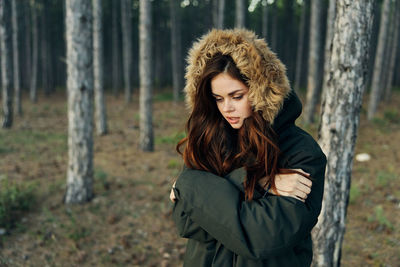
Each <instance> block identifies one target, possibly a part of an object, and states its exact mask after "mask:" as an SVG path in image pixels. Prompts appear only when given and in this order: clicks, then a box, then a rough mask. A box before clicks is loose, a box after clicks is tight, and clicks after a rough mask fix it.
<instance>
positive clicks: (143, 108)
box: [139, 0, 154, 151]
mask: <svg viewBox="0 0 400 267" xmlns="http://www.w3.org/2000/svg"><path fill="white" fill-rule="evenodd" d="M139 3H140V11H139V12H140V13H139V39H140V41H139V51H140V56H139V66H140V69H139V72H140V137H139V142H140V148H141V149H142V150H143V151H153V150H154V137H153V125H152V124H153V122H152V118H153V115H152V78H151V24H152V17H151V2H150V0H140V2H139Z"/></svg>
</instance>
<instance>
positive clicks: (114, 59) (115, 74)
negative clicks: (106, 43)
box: [111, 1, 121, 96]
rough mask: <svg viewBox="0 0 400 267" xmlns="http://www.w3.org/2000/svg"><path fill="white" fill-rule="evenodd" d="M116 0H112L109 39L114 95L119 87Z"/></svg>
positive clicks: (119, 65)
mask: <svg viewBox="0 0 400 267" xmlns="http://www.w3.org/2000/svg"><path fill="white" fill-rule="evenodd" d="M118 2H119V1H112V22H111V24H112V25H111V27H112V30H111V35H112V36H111V39H112V87H113V92H114V96H117V95H118V91H119V89H120V87H121V75H120V72H121V64H120V63H121V61H120V41H119V31H118V28H119V27H118Z"/></svg>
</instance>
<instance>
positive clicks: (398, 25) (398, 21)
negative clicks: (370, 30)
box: [385, 0, 400, 102]
mask: <svg viewBox="0 0 400 267" xmlns="http://www.w3.org/2000/svg"><path fill="white" fill-rule="evenodd" d="M399 10H400V0H397V1H396V3H395V8H394V10H393V20H392V21H393V23H392V26H391V28H392V32H391V34H390V38H391V41H390V42H389V43H390V49H388V50H389V51H388V52H389V54H388V55H389V56H388V63H389V64H388V75H387V80H386V85H385V101H386V102H389V101H390V96H391V91H392V85H393V76H394V71H395V64H396V52H397V49H398V44H399V43H398V41H399V32H400V11H399Z"/></svg>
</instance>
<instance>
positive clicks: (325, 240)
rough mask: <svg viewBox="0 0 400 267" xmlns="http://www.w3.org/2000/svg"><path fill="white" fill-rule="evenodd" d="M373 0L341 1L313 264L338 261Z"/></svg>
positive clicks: (325, 111)
mask: <svg viewBox="0 0 400 267" xmlns="http://www.w3.org/2000/svg"><path fill="white" fill-rule="evenodd" d="M373 2H374V0H353V1H349V0H337V1H336V19H335V24H334V29H333V42H332V46H331V48H330V57H329V58H328V59H327V60H328V62H329V63H328V64H329V67H328V73H327V76H328V77H327V88H326V91H325V93H324V95H323V101H322V118H321V124H320V130H319V144H320V145H321V148H322V150H323V151H324V153H325V154H326V156H327V159H328V162H327V168H326V174H325V191H324V197H323V202H322V210H321V214H320V216H319V218H318V224H317V225H316V227H315V228H314V229H313V232H312V236H313V251H314V257H313V264H312V265H313V266H324V267H329V266H340V254H341V246H342V241H343V235H344V230H345V220H346V208H347V204H348V199H349V189H350V180H351V166H352V161H353V156H354V146H355V142H356V137H357V129H358V125H359V118H360V109H361V102H362V95H363V92H364V90H365V85H366V74H367V67H368V58H367V57H368V46H369V38H370V34H371V24H372V23H371V21H372V20H371V16H372V12H373V11H372V7H373Z"/></svg>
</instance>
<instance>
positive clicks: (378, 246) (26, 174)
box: [0, 90, 400, 267]
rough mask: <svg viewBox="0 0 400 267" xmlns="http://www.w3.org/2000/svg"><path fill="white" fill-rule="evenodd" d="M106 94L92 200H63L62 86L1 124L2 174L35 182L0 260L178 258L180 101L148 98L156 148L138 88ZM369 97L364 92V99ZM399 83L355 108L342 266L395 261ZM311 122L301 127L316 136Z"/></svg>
mask: <svg viewBox="0 0 400 267" xmlns="http://www.w3.org/2000/svg"><path fill="white" fill-rule="evenodd" d="M134 99H135V101H134V102H133V103H132V104H130V105H128V106H127V105H125V104H124V102H123V97H122V95H121V96H120V97H119V98H115V97H114V96H111V95H109V96H107V112H108V126H109V134H108V135H105V136H101V137H100V136H96V137H95V140H94V170H95V171H94V172H95V174H94V176H95V178H94V192H95V197H94V199H93V200H92V201H91V202H90V203H87V204H85V205H71V206H66V205H64V204H63V202H62V200H63V195H64V192H65V189H66V186H65V183H66V169H67V167H66V166H67V117H66V109H67V105H66V100H65V94H64V93H58V94H56V95H53V96H50V97H48V98H45V97H44V96H41V97H40V98H39V101H38V103H37V104H31V103H30V102H29V101H28V99H24V101H23V107H24V115H23V117H22V118H19V117H17V118H15V123H14V126H13V128H12V129H11V130H3V129H1V130H0V159H1V160H0V180H5V179H7V180H9V181H10V182H12V183H16V184H24V185H26V184H29V185H31V186H33V188H34V194H35V197H34V198H33V199H32V201H33V203H35V204H34V206H33V209H32V210H31V211H30V212H28V213H24V214H23V215H22V216H21V217H20V219H19V220H18V222H17V223H16V226H15V227H14V228H13V229H12V230H10V231H7V233H6V234H4V235H1V236H0V266H181V265H182V257H183V254H184V252H185V242H186V241H185V240H184V239H181V238H179V237H178V235H177V233H176V230H175V227H174V224H173V222H172V220H171V208H172V204H171V203H170V201H169V190H170V186H171V184H172V181H173V179H174V177H176V176H177V174H178V173H179V170H180V168H181V166H182V161H181V158H180V156H179V155H178V154H177V153H176V152H175V145H176V142H177V141H178V140H179V139H180V138H181V137H182V135H183V132H184V122H185V118H186V116H187V115H186V114H187V112H186V111H185V108H184V104H183V102H180V103H178V104H173V103H172V102H171V101H169V100H168V95H166V94H158V95H157V96H156V98H155V99H156V100H155V102H154V133H155V151H154V152H141V151H140V150H139V149H138V139H139V115H138V103H137V99H138V97H137V95H135V97H134ZM366 100H367V98H366V97H365V98H364V101H365V102H366ZM399 106H400V91H399V90H397V91H395V92H394V97H393V98H392V102H391V103H390V104H385V105H382V106H381V108H380V112H379V114H378V118H377V119H375V120H374V121H373V122H367V121H366V119H365V115H366V112H365V109H363V110H362V114H361V119H362V120H361V124H360V129H359V135H358V140H357V145H356V154H357V153H368V154H369V155H370V156H371V160H370V161H368V162H357V161H355V162H354V167H353V177H352V189H351V198H350V204H349V207H348V212H347V226H346V235H345V238H344V242H343V251H342V266H387V267H388V266H393V267H394V266H400V249H399V248H400V183H399V182H398V181H399V178H400V170H399V168H398V166H399V162H400V152H399V151H400V141H399V140H400V111H399V109H398V107H399ZM316 129H317V124H315V125H311V126H309V127H307V130H308V131H310V132H311V133H312V134H313V136H314V137H315V136H316Z"/></svg>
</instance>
